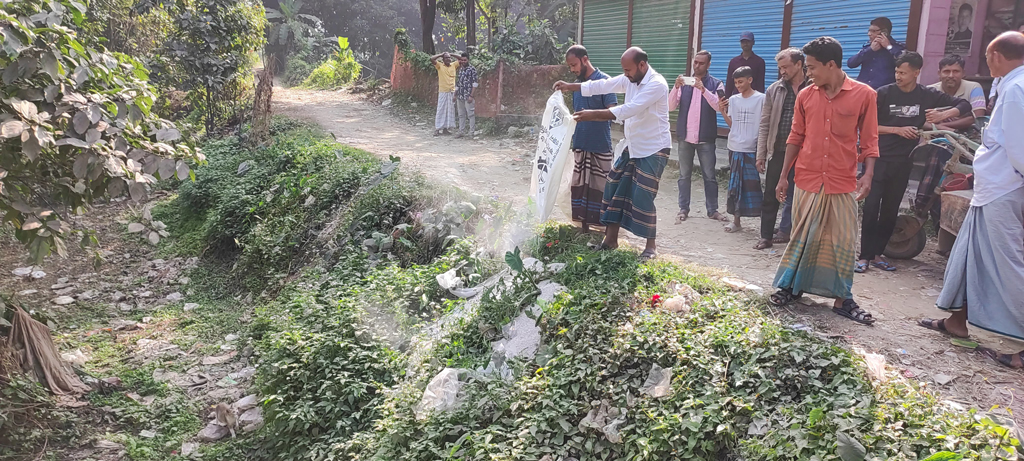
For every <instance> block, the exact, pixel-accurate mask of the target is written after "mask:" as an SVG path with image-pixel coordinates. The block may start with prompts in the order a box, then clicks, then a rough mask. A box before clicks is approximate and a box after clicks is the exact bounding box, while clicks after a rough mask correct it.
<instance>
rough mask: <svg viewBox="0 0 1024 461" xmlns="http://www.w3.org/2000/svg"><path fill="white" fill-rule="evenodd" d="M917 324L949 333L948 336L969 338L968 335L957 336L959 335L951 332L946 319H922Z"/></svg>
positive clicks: (945, 333)
mask: <svg viewBox="0 0 1024 461" xmlns="http://www.w3.org/2000/svg"><path fill="white" fill-rule="evenodd" d="M917 325H918V326H920V327H924V328H927V329H929V330H932V331H937V332H939V333H942V334H944V335H947V336H952V337H954V338H960V339H966V338H967V336H957V335H954V334H953V333H950V332H949V330H947V329H946V319H938V320H935V319H920V320H918V321H917Z"/></svg>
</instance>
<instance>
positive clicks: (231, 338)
mask: <svg viewBox="0 0 1024 461" xmlns="http://www.w3.org/2000/svg"><path fill="white" fill-rule="evenodd" d="M236 339H238V335H236V334H234V333H232V334H229V335H226V336H224V341H227V342H229V343H230V342H231V341H234V340H236Z"/></svg>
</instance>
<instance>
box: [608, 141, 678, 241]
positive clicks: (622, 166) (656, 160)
mask: <svg viewBox="0 0 1024 461" xmlns="http://www.w3.org/2000/svg"><path fill="white" fill-rule="evenodd" d="M670 151H671V149H669V148H667V147H666V148H665V149H662V150H661V151H659V152H657V153H656V154H654V155H652V156H650V157H644V158H637V159H633V158H629V149H626V150H624V151H623V152H622V156H621V157H619V160H618V161H617V162H615V166H614V167H612V172H611V173H609V174H608V184H607V185H606V186H605V188H604V202H603V205H604V211H603V212H602V213H601V224H604V225H619V226H620V227H621V228H623V229H626V230H628V231H630V232H632V233H633V235H636V236H637V237H641V238H648V239H652V238H654V237H655V234H656V232H655V231H656V229H657V227H658V213H657V211H656V210H655V208H654V198H655V197H657V196H658V183H659V182H660V181H661V174H662V173H663V172H664V171H665V165H666V164H668V154H669V152H670Z"/></svg>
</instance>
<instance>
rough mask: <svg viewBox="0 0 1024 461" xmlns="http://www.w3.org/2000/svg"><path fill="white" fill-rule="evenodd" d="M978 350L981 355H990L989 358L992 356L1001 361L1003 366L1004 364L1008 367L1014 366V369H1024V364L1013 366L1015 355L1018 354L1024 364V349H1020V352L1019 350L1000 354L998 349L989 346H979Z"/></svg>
mask: <svg viewBox="0 0 1024 461" xmlns="http://www.w3.org/2000/svg"><path fill="white" fill-rule="evenodd" d="M978 352H980V353H981V355H984V356H985V357H988V358H990V359H992V360H995V361H996V362H999V364H1000V365H1002V366H1004V367H1006V368H1012V369H1014V370H1020V369H1024V366H1019V367H1015V366H1013V356H1014V355H1016V356H1017V357H1018V358H1019V359H1020V361H1021V363H1022V364H1024V351H1020V352H1018V353H1016V354H1000V353H998V352H996V351H994V350H992V349H989V348H987V347H979V348H978Z"/></svg>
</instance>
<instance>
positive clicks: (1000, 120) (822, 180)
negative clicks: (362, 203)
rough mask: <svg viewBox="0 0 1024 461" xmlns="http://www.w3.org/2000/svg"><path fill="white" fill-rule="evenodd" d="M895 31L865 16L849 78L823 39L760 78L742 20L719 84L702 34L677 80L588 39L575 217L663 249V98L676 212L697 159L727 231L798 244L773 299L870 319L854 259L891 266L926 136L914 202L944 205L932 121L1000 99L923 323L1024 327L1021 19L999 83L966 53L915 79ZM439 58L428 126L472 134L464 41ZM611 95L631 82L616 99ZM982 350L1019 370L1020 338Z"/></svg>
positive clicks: (788, 252) (686, 213)
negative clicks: (856, 291) (722, 182)
mask: <svg viewBox="0 0 1024 461" xmlns="http://www.w3.org/2000/svg"><path fill="white" fill-rule="evenodd" d="M891 30H892V23H891V21H890V20H889V19H887V18H884V17H880V18H876V19H875V20H873V21H871V24H870V27H869V28H868V44H866V45H864V46H863V48H862V49H861V50H859V51H858V52H857V53H856V54H855V55H854V56H853V57H851V58H850V59H849V60H848V61H846V64H847V67H849V68H859V69H860V71H859V75H858V76H857V78H856V79H854V78H852V77H850V76H848V75H847V74H846V72H845V71H843V69H842V62H843V49H842V45H841V44H840V43H839V42H838V41H836V40H835V39H833V38H831V37H820V38H817V39H815V40H812V41H811V42H809V43H807V44H806V45H804V46H803V48H802V49H797V48H789V49H785V50H782V51H780V52H779V53H778V54H776V56H775V63H776V67H777V69H778V75H779V78H778V80H777V81H775V82H773V83H771V85H769V86H768V87H767V88H765V73H766V68H765V67H766V65H765V61H764V59H762V58H761V57H759V56H757V55H756V54H754V52H753V46H754V34H753V33H750V32H744V33H742V34H741V35H740V49H741V53H740V55H738V56H736V57H735V58H733V59H732V60H731V61H730V62H729V67H728V69H729V70H728V75H726V76H725V77H726V78H725V81H724V82H723V81H722V80H719V79H717V78H715V77H714V76H712V75H710V74H709V73H708V68H709V66H710V64H711V59H712V56H711V53H710V52H708V51H704V50H701V51H698V52H697V53H695V55H694V57H693V62H692V65H691V75H689V76H683V75H680V76H678V77H677V78H676V79H675V80H674V84H673V85H672V86H671V87H670V86H669V83H668V80H666V79H665V77H663V76H662V75H661V74H660V73H658V72H657V71H656V70H655V69H653V68H652V67H651V66H650V63H649V59H648V55H647V53H646V52H644V51H643V50H642V49H640V48H638V47H632V48H629V49H628V50H626V51H625V53H623V55H622V58H621V65H622V71H623V73H622V75H618V76H615V77H611V76H609V75H607V74H605V73H604V72H602V71H601V70H600V69H597V68H595V67H594V66H593V64H592V63H591V62H590V59H589V57H588V54H587V50H586V48H584V47H583V46H581V45H576V46H573V47H571V48H569V50H568V51H567V53H566V64H567V65H568V66H569V68H570V70H571V71H572V73H573V74H575V75H576V77H577V79H576V81H575V82H571V83H570V82H564V81H559V82H557V83H555V84H554V88H555V89H556V90H560V91H567V92H572V93H573V109H574V115H573V117H574V119H575V120H576V121H577V122H578V123H577V126H576V131H575V133H574V135H573V141H572V147H573V152H574V167H573V173H572V183H571V195H572V219H573V220H574V221H578V222H579V223H580V224H581V226H582V227H583V229H584V230H586V231H590V230H592V229H595V230H597V229H600V228H603V232H604V240H603V241H602V243H601V244H600V245H598V246H597V249H598V250H606V249H613V248H616V247H617V246H618V234H619V231H620V229H625V230H627V231H629V232H631V233H633V234H634V235H636V236H638V237H641V238H644V239H646V242H647V244H646V247H645V248H644V250H643V252H642V253H641V259H642V260H647V259H650V258H654V257H655V256H656V253H657V246H656V234H657V211H656V209H655V204H654V201H655V198H656V196H657V194H658V190H659V188H660V180H661V176H662V173H663V172H664V170H665V166H666V165H667V163H668V159H669V156H670V154H671V149H672V134H671V131H670V124H669V111H672V110H678V111H679V116H678V119H677V122H676V136H677V140H678V144H679V146H678V152H679V154H678V160H679V169H680V177H679V180H678V183H677V185H678V206H679V210H678V212H677V213H676V219H675V223H676V224H682V223H683V222H684V221H686V220H687V219H688V218H689V217H690V211H691V209H690V191H691V182H692V176H693V175H692V170H693V166H694V160H695V159H696V161H697V162H699V164H700V169H701V176H702V178H703V187H704V196H705V211H706V213H707V217H708V218H710V219H713V220H716V221H723V222H727V224H726V225H725V227H724V230H725V231H726V232H730V233H732V232H737V231H738V230H740V229H741V222H740V218H741V217H759V218H760V229H759V236H758V237H759V239H758V240H757V242H756V243H755V245H754V249H757V250H763V249H766V248H770V247H772V246H773V245H776V244H786V245H787V246H786V249H785V252H784V253H783V256H782V260H781V262H780V263H779V267H778V270H777V272H776V276H775V280H774V283H773V286H774V287H775V288H776V289H777V291H776V292H775V293H774V294H772V295H771V296H770V300H771V303H772V304H774V305H776V306H785V305H787V304H790V303H792V302H794V301H796V300H797V299H799V298H800V297H802V296H803V295H805V294H813V295H817V296H821V297H825V298H830V299H832V300H833V305H832V309H833V311H834V312H835V313H837V314H839V315H841V316H844V317H846V318H849V319H851V320H853V321H856V322H859V323H862V324H866V325H870V324H873V323H874V322H875V319H874V318H873V317H872V315H871V314H870V313H869V312H867V311H865V310H864V309H862V308H861V307H860V306H859V305H858V304H857V302H856V301H855V300H854V299H853V294H852V287H853V280H854V274H855V273H861V272H865V271H867V270H869V269H876V270H883V271H894V270H896V269H897V268H896V267H895V266H894V265H893V264H891V263H890V262H889V261H887V260H885V259H884V258H883V256H882V252H883V250H884V249H885V247H886V245H887V243H888V242H889V239H890V238H891V236H892V234H893V232H894V229H895V226H896V221H897V217H898V216H899V210H900V205H901V203H902V201H903V197H904V194H905V192H906V190H907V186H908V183H909V179H910V174H911V170H912V168H913V158H914V155H915V151H917V149H918V148H921V149H926V152H925V153H924V154H925V156H926V158H927V165H926V173H925V176H924V178H923V179H922V181H921V186H920V187H919V189H918V195H917V198H916V199H915V207H916V208H917V209H918V210H919V211H923V212H926V213H929V212H930V213H937V212H938V210H937V209H936V208H934V205H935V201H934V200H932V194H933V193H934V192H933V191H934V190H935V188H936V186H937V185H938V181H939V180H940V178H941V175H942V168H941V167H942V165H943V164H944V163H945V162H946V161H947V160H948V159H949V158H950V157H951V153H950V152H948V151H947V150H946V149H944V148H943V147H941V146H939V145H936V144H922V143H921V141H920V135H921V132H922V131H923V130H947V131H961V132H966V131H970V130H972V129H976V128H975V127H976V123H975V119H976V117H982V116H986V115H988V114H989V113H991V120H990V122H989V123H988V125H987V128H986V129H985V130H984V132H983V133H978V132H975V133H974V135H980V137H981V140H982V143H981V147H980V148H979V149H978V151H977V152H976V153H975V160H974V164H973V168H974V175H973V176H974V179H973V184H974V195H973V199H972V201H971V207H970V210H969V211H968V213H967V216H966V218H965V219H964V222H963V225H962V227H961V230H960V232H959V234H958V238H957V240H956V243H955V245H954V247H953V249H952V251H951V253H950V255H949V261H948V264H947V267H946V274H945V277H944V286H943V289H942V291H941V294H940V295H939V297H938V300H937V302H936V306H937V307H938V308H940V309H942V310H944V311H947V312H949V313H950V315H949V317H948V318H945V319H940V320H933V319H922V320H920V321H919V324H920V325H921V326H922V327H926V328H929V329H932V330H937V331H940V332H943V333H945V334H948V335H951V336H957V337H966V336H967V328H968V323H969V324H971V325H974V326H977V327H979V328H982V329H985V330H988V331H991V332H995V333H998V334H1001V335H1003V336H1005V337H1007V338H1012V339H1014V340H1021V341H1024V130H1021V129H1020V126H1021V125H1020V123H1021V122H1020V121H1021V120H1024V33H1021V32H1016V31H1011V32H1005V33H1003V34H1002V35H1000V36H998V37H997V38H996V39H994V40H993V41H992V42H991V43H990V44H989V45H988V48H987V50H986V54H985V56H986V62H987V64H988V68H989V69H990V70H991V73H992V76H993V77H995V81H994V82H993V86H992V90H991V92H990V97H989V98H987V99H986V97H985V94H984V90H983V88H982V87H981V86H980V85H979V84H978V83H975V82H971V81H967V80H964V78H963V77H964V60H963V59H962V58H961V57H959V56H957V55H950V56H947V57H945V58H944V59H942V60H941V61H940V62H939V77H940V82H939V83H936V84H934V85H930V86H924V85H920V84H918V83H917V82H918V78H919V76H920V73H921V69H922V68H923V67H924V60H923V58H922V57H921V55H920V54H918V53H916V52H913V51H908V50H906V47H905V46H904V45H903V44H902V43H899V42H898V41H896V40H895V39H894V38H893V37H892V35H891ZM431 59H432V61H433V62H434V65H435V67H437V69H438V75H439V90H440V91H439V95H438V110H437V118H436V124H435V129H436V132H435V135H440V134H447V133H449V130H452V129H454V128H455V113H456V111H457V113H458V115H459V118H460V124H459V135H462V133H463V126H464V125H465V123H464V122H463V120H464V119H466V118H468V125H469V133H470V134H472V133H473V125H474V123H475V120H474V115H473V92H474V89H475V88H476V87H477V76H476V71H475V69H473V68H472V66H471V65H469V60H468V55H467V54H465V53H463V54H462V56H461V57H460V58H459V59H458V60H457V61H456V60H453V59H452V58H451V56H450V55H448V54H447V53H443V54H439V55H437V56H434V57H432V58H431ZM616 94H624V95H625V99H624V102H623V103H622V104H619V103H618V100H617V98H616V96H615V95H616ZM719 115H722V117H723V118H724V120H725V122H726V123H727V124H728V125H729V127H730V131H729V138H728V150H729V167H730V168H729V169H730V177H729V183H728V187H727V190H728V195H727V199H726V213H727V214H731V215H732V219H729V218H728V217H727V216H726V215H725V214H723V213H722V212H721V211H720V210H719V200H718V195H719V186H718V180H717V177H716V169H715V163H716V160H717V156H716V152H715V151H716V140H717V137H718V116H719ZM613 121H615V122H618V123H622V124H623V130H624V135H625V139H624V143H625V148H624V149H623V150H622V152H621V154H620V155H618V156H617V159H616V156H615V155H614V154H613V147H612V142H611V122H613ZM1014 126H1015V127H1016V128H1017V129H1016V130H1014V129H1012V128H1013V127H1014ZM762 175H763V177H764V187H763V188H762V184H761V181H762ZM860 201H863V210H862V212H859V211H860V210H859V209H858V202H860ZM780 208H781V219H780V217H779V214H780V213H779V212H780ZM926 208H927V209H926ZM858 216H859V220H860V235H859V237H860V238H859V239H858V226H857V224H858ZM858 240H859V241H858ZM858 243H859V252H858ZM968 305H969V306H970V317H968V314H967V312H968ZM981 350H982V351H983V352H984V353H986V354H988V355H990V356H991V357H992V358H993V359H995V360H997V361H999V362H1000V363H1002V364H1004V365H1006V366H1010V367H1014V368H1024V351H1021V352H1018V353H1016V354H1001V353H998V352H996V351H993V350H990V349H985V348H982V349H981Z"/></svg>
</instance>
